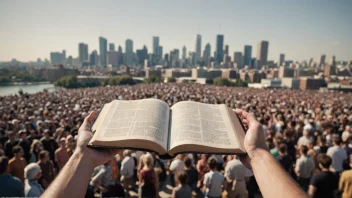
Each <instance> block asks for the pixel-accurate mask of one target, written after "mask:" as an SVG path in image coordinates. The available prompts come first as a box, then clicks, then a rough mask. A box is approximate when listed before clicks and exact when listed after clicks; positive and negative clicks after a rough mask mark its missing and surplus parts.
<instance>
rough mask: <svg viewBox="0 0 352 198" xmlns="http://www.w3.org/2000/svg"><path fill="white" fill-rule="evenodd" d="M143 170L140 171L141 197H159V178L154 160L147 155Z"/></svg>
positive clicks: (144, 158)
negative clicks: (157, 190)
mask: <svg viewBox="0 0 352 198" xmlns="http://www.w3.org/2000/svg"><path fill="white" fill-rule="evenodd" d="M142 160H143V168H142V169H141V170H140V171H139V181H138V185H139V186H140V196H141V197H150V198H152V197H153V198H154V197H156V195H157V192H156V189H157V188H158V185H157V178H156V174H155V171H154V168H153V164H152V163H153V158H152V157H151V156H150V155H145V156H144V157H143V158H142Z"/></svg>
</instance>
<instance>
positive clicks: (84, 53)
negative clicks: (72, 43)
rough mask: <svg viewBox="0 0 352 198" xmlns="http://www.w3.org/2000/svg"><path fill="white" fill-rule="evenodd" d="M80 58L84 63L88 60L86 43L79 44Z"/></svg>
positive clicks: (81, 62)
mask: <svg viewBox="0 0 352 198" xmlns="http://www.w3.org/2000/svg"><path fill="white" fill-rule="evenodd" d="M78 58H79V63H80V64H83V63H84V62H88V61H89V59H88V45H87V44H84V43H79V44H78Z"/></svg>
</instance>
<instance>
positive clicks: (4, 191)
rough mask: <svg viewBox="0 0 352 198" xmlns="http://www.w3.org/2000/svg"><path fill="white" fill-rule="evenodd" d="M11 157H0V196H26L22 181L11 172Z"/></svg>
mask: <svg viewBox="0 0 352 198" xmlns="http://www.w3.org/2000/svg"><path fill="white" fill-rule="evenodd" d="M8 163H9V159H8V158H7V157H6V156H1V157H0V197H24V193H23V187H22V184H21V181H20V180H19V179H18V178H16V177H13V176H11V175H10V174H9V168H8Z"/></svg>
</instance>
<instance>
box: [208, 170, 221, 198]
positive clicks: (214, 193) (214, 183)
mask: <svg viewBox="0 0 352 198" xmlns="http://www.w3.org/2000/svg"><path fill="white" fill-rule="evenodd" d="M224 179H225V177H224V176H223V175H222V174H220V173H219V172H218V171H215V172H214V171H210V172H208V173H206V174H205V175H204V181H203V184H205V185H209V187H208V188H207V189H206V192H207V193H208V196H211V197H220V196H221V192H222V189H221V185H222V184H223V183H224Z"/></svg>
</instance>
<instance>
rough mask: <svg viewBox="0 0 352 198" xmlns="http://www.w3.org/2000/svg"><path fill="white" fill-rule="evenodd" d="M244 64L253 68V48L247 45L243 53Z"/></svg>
mask: <svg viewBox="0 0 352 198" xmlns="http://www.w3.org/2000/svg"><path fill="white" fill-rule="evenodd" d="M243 64H244V66H248V67H250V68H251V67H253V66H252V46H250V45H245V46H244V52H243Z"/></svg>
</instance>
